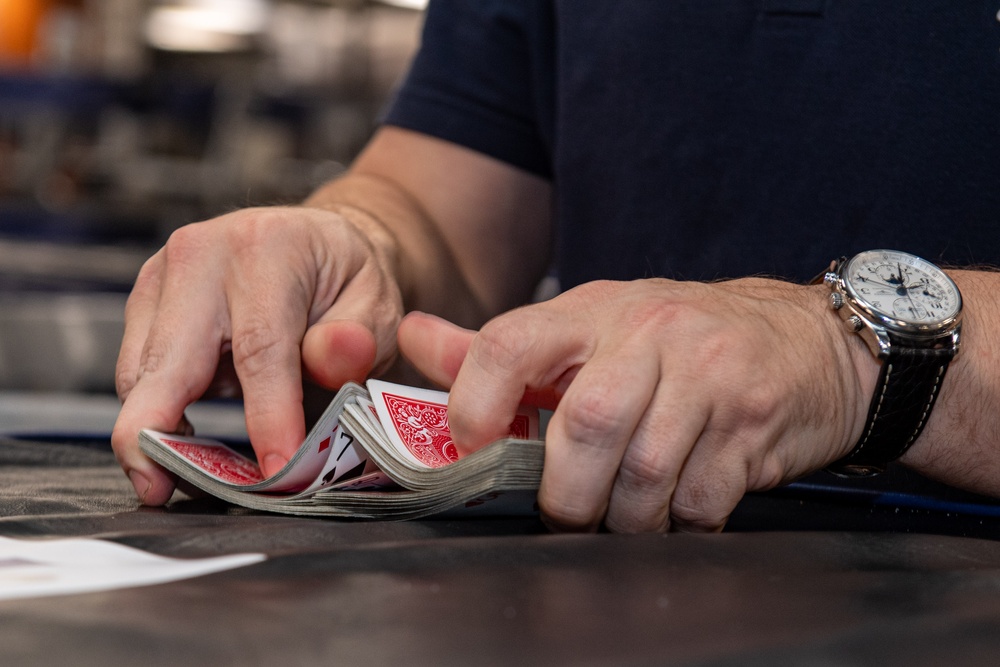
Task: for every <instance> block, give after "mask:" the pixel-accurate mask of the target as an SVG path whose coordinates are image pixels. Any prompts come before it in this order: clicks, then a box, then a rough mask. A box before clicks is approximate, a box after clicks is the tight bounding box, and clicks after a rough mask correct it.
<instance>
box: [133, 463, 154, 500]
mask: <svg viewBox="0 0 1000 667" xmlns="http://www.w3.org/2000/svg"><path fill="white" fill-rule="evenodd" d="M128 478H129V481H131V482H132V488H134V489H135V495H137V496H138V497H139V503H140V504H144V503H145V502H146V495H147V494H148V493H149V490H150V488H152V486H153V484H152V483H151V482H150V481H149V480H148V479H146V476H145V475H143V474H142V473H141V472H139V471H138V470H130V471H129V473H128Z"/></svg>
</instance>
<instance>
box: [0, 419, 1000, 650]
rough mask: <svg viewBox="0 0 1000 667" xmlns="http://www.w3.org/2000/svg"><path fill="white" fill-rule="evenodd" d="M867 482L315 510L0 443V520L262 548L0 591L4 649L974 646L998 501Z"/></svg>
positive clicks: (83, 444)
mask: <svg viewBox="0 0 1000 667" xmlns="http://www.w3.org/2000/svg"><path fill="white" fill-rule="evenodd" d="M875 497H877V496H872V495H871V494H868V495H864V494H862V495H850V494H847V495H843V494H841V495H838V494H836V493H830V492H829V491H824V490H823V489H819V490H817V488H815V487H814V488H812V489H809V488H806V489H798V490H796V489H795V488H793V489H791V490H786V491H784V492H781V493H777V494H766V495H761V496H753V497H748V498H747V499H746V500H745V501H744V503H743V504H742V505H741V506H740V508H739V509H738V511H737V513H736V514H735V515H734V518H733V521H732V522H731V524H730V528H729V530H728V531H727V532H725V533H723V534H720V535H690V534H669V535H637V536H625V535H610V534H598V535H550V534H548V533H546V532H545V530H544V528H543V527H542V525H541V524H540V522H539V521H538V520H537V519H536V518H534V517H522V518H507V519H478V520H443V519H442V520H426V521H413V522H404V523H384V522H352V521H332V520H322V519H307V518H297V517H288V516H279V515H268V514H263V513H254V512H250V511H245V510H241V509H239V508H234V507H231V506H227V505H225V504H223V503H221V502H218V501H215V500H213V499H205V498H202V499H190V498H186V497H184V496H180V497H179V498H178V499H177V500H175V501H174V502H173V503H172V504H170V505H169V506H168V507H166V508H158V509H152V508H138V507H136V504H135V500H134V497H133V492H132V490H131V487H130V485H129V483H128V481H127V480H126V479H125V477H124V476H123V475H122V474H121V472H120V470H119V469H118V467H117V465H116V463H115V461H114V458H113V456H112V454H111V452H110V449H109V448H108V446H107V442H106V441H102V440H100V439H94V440H88V441H59V442H56V441H51V440H25V439H15V438H7V439H0V535H3V536H6V537H32V538H37V537H53V536H86V537H95V538H101V539H106V540H111V541H115V542H119V543H122V544H126V545H130V546H134V547H138V548H141V549H144V550H147V551H150V552H153V553H157V554H162V555H168V556H176V557H202V556H213V555H221V554H228V553H237V552H263V553H266V554H267V555H268V559H267V560H266V561H264V562H261V563H259V564H256V565H252V566H249V567H244V568H240V569H236V570H231V571H227V572H222V573H218V574H213V575H208V576H204V577H200V578H196V579H188V580H184V581H178V582H174V583H170V584H162V585H157V586H149V587H142V588H132V589H125V590H118V591H111V592H104V593H91V594H83V595H75V596H63V597H51V598H39V599H32V600H20V601H7V602H0V664H3V665H35V664H37V665H54V664H72V665H118V664H143V665H161V664H163V665H166V664H170V665H229V664H233V665H257V664H260V665H277V664H284V665H312V664H394V665H399V664H405V665H425V664H426V665H450V664H456V665H465V664H574V665H575V664H584V665H586V664H616V665H617V664H656V665H662V664H679V665H855V664H878V665H883V664H906V665H924V664H926V665H939V664H963V665H964V664H994V663H995V662H996V660H997V657H996V656H998V655H1000V542H997V541H994V540H993V539H992V538H993V537H995V536H996V534H997V533H996V530H995V529H994V527H993V524H994V523H998V520H997V519H994V518H992V517H990V516H989V509H987V511H985V512H980V513H978V515H977V513H976V512H972V513H960V512H954V511H952V509H954V508H952V509H947V508H945V510H942V509H940V508H937V509H934V508H932V509H927V508H926V507H914V506H905V503H904V506H900V505H897V506H895V507H893V506H891V504H885V503H879V502H874V501H873V500H872V498H875Z"/></svg>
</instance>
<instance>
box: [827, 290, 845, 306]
mask: <svg viewBox="0 0 1000 667" xmlns="http://www.w3.org/2000/svg"><path fill="white" fill-rule="evenodd" d="M843 306H844V295H843V294H841V293H840V292H832V293H831V294H830V307H831V308H833V309H834V310H840V309H841V308H842V307H843Z"/></svg>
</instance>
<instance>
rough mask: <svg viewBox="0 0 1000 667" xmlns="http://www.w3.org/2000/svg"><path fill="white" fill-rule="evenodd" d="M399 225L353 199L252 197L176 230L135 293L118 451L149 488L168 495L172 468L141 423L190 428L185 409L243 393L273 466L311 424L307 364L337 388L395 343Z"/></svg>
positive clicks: (253, 435) (251, 429)
mask: <svg viewBox="0 0 1000 667" xmlns="http://www.w3.org/2000/svg"><path fill="white" fill-rule="evenodd" d="M396 270H397V267H396V257H395V250H394V241H393V235H392V234H391V233H390V232H389V231H388V230H387V229H385V228H384V227H382V226H381V225H380V223H379V222H378V221H376V220H374V219H373V218H371V217H369V216H366V215H364V214H362V213H361V212H360V211H357V210H354V209H348V210H344V211H343V212H339V213H338V212H332V211H327V210H320V209H314V208H305V207H296V208H273V209H248V210H244V211H239V212H236V213H232V214H229V215H225V216H222V217H220V218H216V219H214V220H210V221H208V222H204V223H198V224H193V225H188V226H186V227H183V228H181V229H180V230H178V231H177V232H175V233H174V234H173V235H172V236H171V237H170V239H169V241H168V242H167V244H166V246H165V247H164V248H163V249H161V250H160V251H159V252H158V253H157V254H156V255H154V256H153V257H152V258H151V259H150V260H149V261H148V262H147V263H146V264H145V266H144V267H143V269H142V271H141V272H140V274H139V277H138V279H137V281H136V284H135V288H134V290H133V292H132V295H131V296H130V297H129V300H128V304H127V306H126V325H125V336H124V339H123V342H122V348H121V353H120V355H119V358H118V367H117V373H116V384H117V388H118V394H119V398H120V399H121V400H122V403H123V405H122V410H121V413H120V416H119V418H118V422H117V424H116V425H115V429H114V433H113V435H112V445H113V446H114V449H115V454H116V456H117V458H118V460H119V462H120V463H121V465H122V467H123V468H124V469H125V472H126V473H127V474H128V476H129V478H130V479H131V480H132V483H133V485H134V486H135V489H136V493H137V494H138V496H139V498H140V500H141V501H142V502H144V503H145V504H148V505H160V504H162V503H164V502H166V501H167V500H168V499H169V498H170V495H171V493H172V492H173V488H174V483H173V480H172V479H171V478H170V476H168V475H167V473H165V472H164V471H163V470H162V469H160V468H159V467H157V466H156V465H155V464H153V463H152V462H151V461H150V460H149V459H147V458H146V457H145V456H144V455H143V454H142V453H141V452H140V451H139V449H138V444H137V435H138V432H139V430H140V429H141V428H153V429H158V430H162V431H166V432H177V431H185V430H189V428H190V427H189V425H187V423H186V421H185V419H184V409H185V408H186V407H187V406H188V405H189V404H190V403H192V402H193V401H195V400H197V399H198V398H199V397H202V396H203V395H206V394H212V393H217V394H233V393H242V395H243V397H244V402H245V408H246V422H247V431H248V434H249V436H250V440H251V442H252V443H253V445H254V448H255V451H256V453H257V457H258V460H260V461H261V464H262V467H263V470H264V473H265V474H273V473H274V472H276V471H277V470H279V469H280V468H281V467H282V466H283V465H284V463H285V462H286V461H287V460H288V458H289V457H290V456H291V455H292V454H293V453H294V451H295V449H296V447H298V445H299V443H300V442H301V441H302V439H303V438H304V437H305V421H304V417H303V409H302V393H303V387H302V377H301V375H302V369H304V370H305V372H306V373H307V374H308V375H310V376H311V377H312V379H314V380H315V381H316V382H318V383H319V384H320V385H323V386H325V387H331V388H332V387H339V386H340V385H341V384H343V383H344V382H345V381H347V380H361V379H363V378H364V377H366V376H367V375H368V374H369V373H371V372H372V371H373V370H375V371H378V370H379V369H384V368H385V367H386V366H387V365H389V364H390V363H391V362H392V360H393V359H394V357H395V355H396V347H395V331H396V326H397V325H398V323H399V320H400V318H401V316H402V314H403V305H402V300H401V296H400V292H399V288H398V286H397V280H396V275H395V273H396Z"/></svg>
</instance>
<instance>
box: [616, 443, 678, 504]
mask: <svg viewBox="0 0 1000 667" xmlns="http://www.w3.org/2000/svg"><path fill="white" fill-rule="evenodd" d="M675 476H676V470H675V469H674V467H673V466H672V465H670V463H669V462H668V460H667V458H666V457H665V456H664V454H663V452H662V451H661V450H660V449H659V448H657V447H630V448H629V449H628V451H627V452H626V454H625V457H624V458H623V459H622V463H621V466H619V468H618V484H619V485H620V486H621V488H622V489H623V490H624V491H626V492H627V493H629V494H632V495H640V496H645V495H647V494H648V493H649V492H650V491H653V490H657V491H659V490H661V489H664V488H667V487H669V486H670V485H672V482H673V479H674V477H675Z"/></svg>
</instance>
